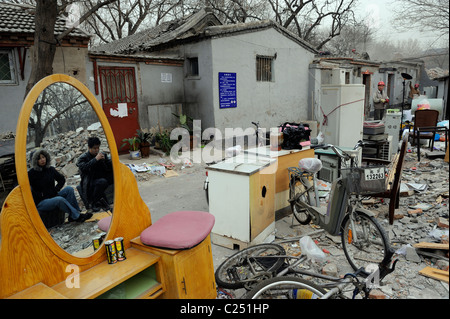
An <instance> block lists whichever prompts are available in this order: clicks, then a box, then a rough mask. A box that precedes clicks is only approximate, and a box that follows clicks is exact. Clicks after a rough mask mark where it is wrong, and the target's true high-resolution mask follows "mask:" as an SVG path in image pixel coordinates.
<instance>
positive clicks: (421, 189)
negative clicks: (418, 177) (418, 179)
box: [406, 183, 428, 192]
mask: <svg viewBox="0 0 450 319" xmlns="http://www.w3.org/2000/svg"><path fill="white" fill-rule="evenodd" d="M406 185H407V186H408V187H409V188H410V189H413V190H415V191H416V192H424V191H426V190H427V189H428V185H427V184H416V183H406Z"/></svg>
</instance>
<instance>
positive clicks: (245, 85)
mask: <svg viewBox="0 0 450 319" xmlns="http://www.w3.org/2000/svg"><path fill="white" fill-rule="evenodd" d="M275 54H276V55H277V57H276V60H275V62H274V81H273V82H257V81H256V56H257V55H265V56H273V55H275ZM212 56H213V57H214V60H213V69H212V84H213V91H212V92H213V101H212V106H213V109H214V117H215V125H216V127H217V128H219V129H220V130H221V131H222V132H223V131H224V129H225V128H227V127H232V128H236V127H240V128H243V129H245V128H248V127H253V125H252V124H251V122H252V121H255V122H256V121H259V122H260V124H261V126H262V127H265V128H267V129H268V128H270V127H276V126H278V125H280V124H282V123H283V122H287V121H289V122H300V121H304V120H307V119H308V66H309V63H310V62H311V61H312V59H313V56H314V55H313V53H311V52H310V51H307V50H306V49H304V48H302V47H301V46H300V45H299V44H297V43H295V42H294V41H292V40H290V39H289V38H287V37H285V36H284V35H282V34H280V33H279V32H278V31H276V30H275V29H267V30H262V31H259V32H252V33H245V34H241V35H235V36H232V37H223V38H217V39H213V40H212ZM219 72H235V73H236V77H237V107H236V108H229V109H220V108H219V90H218V73H219Z"/></svg>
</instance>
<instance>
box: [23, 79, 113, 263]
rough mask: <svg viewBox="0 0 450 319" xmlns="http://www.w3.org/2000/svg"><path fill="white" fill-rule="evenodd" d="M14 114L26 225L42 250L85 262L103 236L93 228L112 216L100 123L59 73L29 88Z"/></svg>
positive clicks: (98, 113)
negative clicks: (53, 250)
mask: <svg viewBox="0 0 450 319" xmlns="http://www.w3.org/2000/svg"><path fill="white" fill-rule="evenodd" d="M21 112H22V113H23V114H22V113H21V116H20V119H19V121H20V124H19V125H18V128H19V126H23V127H22V128H21V129H18V132H17V138H16V140H17V141H18V144H17V145H16V154H17V155H16V166H17V176H18V181H19V185H20V186H21V188H22V191H23V194H24V197H25V198H26V199H27V200H26V201H25V202H26V205H27V210H28V213H29V214H30V217H31V219H32V220H33V224H34V226H35V228H36V230H37V231H38V232H39V234H40V236H41V238H42V239H43V240H44V241H46V242H47V244H50V245H51V246H54V243H56V244H57V246H58V247H59V248H61V249H63V250H64V252H65V253H67V254H70V255H71V256H75V257H79V258H84V257H89V256H92V255H93V254H95V252H96V251H98V249H99V248H100V247H98V248H97V247H96V248H97V249H94V239H96V240H98V239H100V241H101V240H102V238H103V239H104V238H105V237H106V232H105V231H107V229H103V230H101V229H99V227H98V224H97V222H98V221H99V220H101V219H102V218H105V217H108V216H110V215H111V214H112V212H113V211H114V182H115V181H116V178H117V177H116V174H114V169H113V168H114V167H115V166H117V163H118V154H117V149H116V145H115V142H114V139H113V137H112V136H113V135H112V131H111V129H110V127H109V124H108V122H107V119H106V117H105V115H104V113H103V111H102V110H101V108H100V106H99V105H98V102H97V100H96V99H95V97H94V96H93V95H92V94H91V93H90V91H89V90H88V89H87V88H86V87H85V86H84V85H83V84H82V83H81V82H79V81H78V80H76V79H74V78H71V77H69V76H66V75H62V74H57V75H51V76H49V77H47V78H45V79H43V80H41V81H40V82H39V83H38V84H36V85H35V87H34V88H33V89H32V90H31V91H30V93H29V94H28V96H27V98H26V99H25V101H24V106H23V108H22V111H21ZM25 123H26V128H25ZM24 129H25V132H24V133H23V130H24ZM21 133H23V134H24V136H19V135H20V134H21ZM24 140H25V142H24ZM18 148H19V149H18ZM23 148H25V149H23ZM18 154H24V155H23V156H18ZM25 154H26V155H25ZM22 157H25V159H22ZM19 158H20V160H19ZM17 161H19V162H20V163H17ZM23 166H25V167H23ZM24 171H25V172H26V173H24ZM24 175H25V176H24ZM52 241H53V242H52Z"/></svg>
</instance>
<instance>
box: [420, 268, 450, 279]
mask: <svg viewBox="0 0 450 319" xmlns="http://www.w3.org/2000/svg"><path fill="white" fill-rule="evenodd" d="M419 274H421V275H422V276H425V277H429V278H433V279H437V280H441V281H445V282H446V283H448V270H447V271H444V270H440V269H436V268H433V267H430V266H427V267H425V268H424V269H422V270H421V271H419Z"/></svg>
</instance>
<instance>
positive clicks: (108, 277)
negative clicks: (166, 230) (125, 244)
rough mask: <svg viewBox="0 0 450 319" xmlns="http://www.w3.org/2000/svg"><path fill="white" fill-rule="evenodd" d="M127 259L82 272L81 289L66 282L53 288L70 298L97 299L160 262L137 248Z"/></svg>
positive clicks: (129, 251) (128, 250)
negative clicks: (69, 285) (68, 285)
mask: <svg viewBox="0 0 450 319" xmlns="http://www.w3.org/2000/svg"><path fill="white" fill-rule="evenodd" d="M126 257H127V259H126V260H124V261H119V262H117V263H115V264H108V262H107V261H104V262H102V263H100V264H98V265H97V266H94V267H92V268H90V269H88V270H86V271H83V272H81V273H80V277H79V278H80V288H77V289H74V288H68V287H67V286H66V282H65V281H63V282H60V283H59V284H57V285H55V286H53V287H52V288H53V289H54V290H56V291H57V292H59V293H60V294H62V295H64V296H66V297H68V298H75V299H88V298H95V297H97V296H99V295H101V294H102V293H104V292H106V291H108V290H109V289H111V288H112V287H115V286H117V285H118V284H120V283H122V282H124V281H125V280H127V279H128V278H131V277H132V276H134V275H136V274H137V273H139V272H140V271H142V270H144V269H145V268H147V267H150V266H151V265H153V264H155V263H156V262H157V261H158V260H159V257H158V256H156V255H153V254H150V253H148V252H144V251H140V250H138V249H135V248H129V249H127V250H126Z"/></svg>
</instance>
